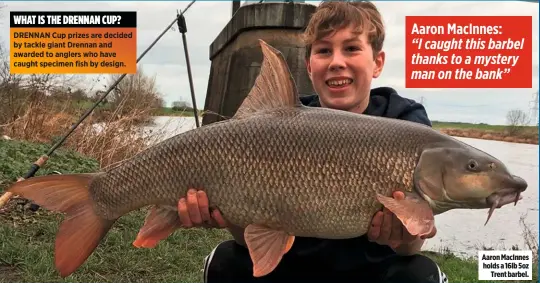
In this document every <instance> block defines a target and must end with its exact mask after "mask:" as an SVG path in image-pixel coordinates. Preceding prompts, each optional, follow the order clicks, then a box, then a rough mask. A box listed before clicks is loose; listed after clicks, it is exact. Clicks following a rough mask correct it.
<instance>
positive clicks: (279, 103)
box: [234, 40, 301, 118]
mask: <svg viewBox="0 0 540 283" xmlns="http://www.w3.org/2000/svg"><path fill="white" fill-rule="evenodd" d="M259 42H260V45H261V49H262V53H263V62H262V66H261V70H260V73H259V75H258V76H257V79H256V80H255V84H254V85H253V88H252V89H251V91H250V92H249V94H248V95H247V97H246V98H245V99H244V101H243V102H242V104H241V105H240V107H239V108H238V110H237V111H236V114H235V115H234V118H245V117H249V116H250V115H253V114H254V113H256V112H258V111H264V110H270V109H276V108H287V107H298V106H300V105H301V103H300V99H299V98H298V92H297V89H296V84H295V82H294V79H293V77H292V75H291V72H290V70H289V67H288V65H287V61H285V58H284V56H283V54H282V53H281V52H280V51H279V50H277V49H275V48H274V47H272V46H270V45H269V44H267V43H266V42H264V41H263V40H259Z"/></svg>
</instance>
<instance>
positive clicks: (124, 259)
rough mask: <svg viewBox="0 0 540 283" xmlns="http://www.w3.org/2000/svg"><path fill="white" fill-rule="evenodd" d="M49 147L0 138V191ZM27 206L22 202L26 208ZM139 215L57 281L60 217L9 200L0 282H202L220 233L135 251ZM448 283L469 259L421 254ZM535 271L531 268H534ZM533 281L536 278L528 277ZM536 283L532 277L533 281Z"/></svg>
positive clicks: (67, 160)
mask: <svg viewBox="0 0 540 283" xmlns="http://www.w3.org/2000/svg"><path fill="white" fill-rule="evenodd" d="M48 148H49V145H43V144H31V143H27V142H18V141H5V140H0V174H1V175H0V182H1V183H0V191H2V190H3V189H5V188H6V187H7V186H8V185H9V184H10V183H11V182H13V181H15V180H16V178H17V177H18V176H19V175H22V174H24V173H25V172H26V171H27V170H28V168H29V166H30V164H31V163H32V162H34V161H35V160H36V159H37V158H38V157H39V156H40V155H41V154H43V153H44V152H46V150H47V149H48ZM97 169H98V163H97V162H96V161H95V160H92V159H88V158H86V157H84V156H81V155H79V154H77V153H74V152H70V151H65V150H62V149H59V150H57V151H56V154H55V155H54V156H53V157H52V158H51V159H50V160H49V162H48V163H47V165H46V166H45V167H44V168H43V169H41V170H40V171H38V174H37V175H43V174H47V173H49V172H51V171H52V170H58V171H60V172H62V173H75V172H94V171H96V170H97ZM26 206H28V204H26ZM144 216H145V211H144V210H140V211H135V212H133V213H130V214H129V215H126V216H124V217H122V218H120V219H119V221H118V222H117V223H116V224H115V225H114V227H113V229H112V230H111V231H110V232H109V233H108V234H107V236H106V237H105V238H104V240H103V241H102V243H101V244H100V245H99V246H98V248H97V249H96V251H95V252H94V253H93V254H92V255H91V256H90V257H89V259H88V260H87V261H86V262H85V263H84V264H83V265H82V266H81V267H80V268H79V269H78V270H77V271H76V272H75V273H74V274H73V275H71V276H69V277H68V278H65V279H62V278H60V277H59V276H58V274H57V273H56V270H55V269H54V240H55V235H56V232H57V229H58V224H59V223H60V221H61V219H62V216H61V215H59V214H56V213H51V212H49V211H46V210H43V209H40V210H39V211H38V212H37V213H32V212H30V211H28V210H26V209H24V205H23V204H22V202H21V200H19V199H13V200H12V201H11V202H10V203H9V204H8V205H7V206H6V207H5V208H4V210H2V209H0V239H1V240H0V274H1V275H0V283H4V282H6V283H7V282H202V267H203V265H202V264H203V259H204V257H205V256H206V255H208V253H209V252H210V251H211V250H212V249H213V248H214V247H215V246H216V245H217V244H218V243H219V242H221V241H223V240H226V239H230V238H231V237H230V235H229V234H228V233H227V232H226V231H225V230H216V229H212V230H205V229H190V230H181V231H177V232H176V233H174V234H173V235H171V236H170V237H169V238H168V239H166V240H165V241H163V242H161V243H160V244H159V245H158V246H157V247H156V248H154V249H137V248H135V247H133V246H132V242H133V240H134V239H135V236H136V235H137V232H138V230H139V228H140V227H141V226H142V224H143V221H144ZM425 254H426V255H427V256H429V257H431V258H433V259H434V260H435V261H436V262H437V263H438V264H439V265H440V266H441V268H442V269H443V270H444V272H445V273H446V274H447V275H448V276H449V278H450V281H451V282H467V283H470V282H480V281H479V280H478V279H477V277H478V276H477V265H476V263H475V261H474V260H463V259H460V258H458V257H455V256H453V255H451V254H448V253H432V252H426V253H425ZM535 269H536V267H535ZM534 276H535V278H537V274H536V273H535V274H534ZM535 280H536V279H535Z"/></svg>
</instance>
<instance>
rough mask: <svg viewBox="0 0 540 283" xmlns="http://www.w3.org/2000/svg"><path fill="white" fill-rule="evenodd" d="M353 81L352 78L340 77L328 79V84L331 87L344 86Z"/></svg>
mask: <svg viewBox="0 0 540 283" xmlns="http://www.w3.org/2000/svg"><path fill="white" fill-rule="evenodd" d="M352 82H353V80H352V79H351V78H346V77H339V78H332V79H328V80H326V85H327V86H329V87H330V88H343V87H347V86H349V85H350V84H352Z"/></svg>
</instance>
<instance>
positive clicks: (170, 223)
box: [133, 205, 181, 248]
mask: <svg viewBox="0 0 540 283" xmlns="http://www.w3.org/2000/svg"><path fill="white" fill-rule="evenodd" d="M180 227H181V225H180V219H179V216H178V211H177V210H176V209H175V207H172V206H160V205H156V206H154V207H152V209H151V210H150V211H149V212H148V215H147V216H146V219H145V220H144V225H143V227H141V229H140V230H139V234H137V238H136V239H135V241H134V242H133V245H134V246H135V247H137V248H154V247H155V246H156V245H157V244H158V243H159V242H160V241H161V240H163V239H166V238H167V237H169V235H171V234H172V233H173V232H174V231H176V230H177V229H179V228H180Z"/></svg>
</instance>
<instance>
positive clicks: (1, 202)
mask: <svg viewBox="0 0 540 283" xmlns="http://www.w3.org/2000/svg"><path fill="white" fill-rule="evenodd" d="M195 1H196V0H193V1H191V2H190V3H189V4H188V5H187V7H186V8H185V9H184V10H183V11H182V13H180V14H179V15H177V17H176V18H175V19H174V20H173V21H172V22H171V23H170V24H169V26H167V28H165V30H163V32H162V33H161V34H160V35H159V36H158V37H157V38H156V39H155V40H154V41H153V42H152V44H150V46H148V47H147V48H146V50H144V51H143V53H142V54H141V55H139V58H137V63H139V61H140V60H141V59H142V58H143V57H144V55H146V53H148V51H150V49H152V47H154V45H156V43H157V42H158V41H159V40H160V39H161V38H162V37H163V35H165V33H166V32H167V31H168V30H169V29H170V28H171V27H172V26H173V25H174V24H175V23H176V22H177V21H178V20H179V19H180V17H181V16H183V15H184V13H185V12H187V10H188V9H189V8H190V7H191V5H193V3H195ZM186 56H187V53H186ZM126 75H127V74H123V75H122V76H120V77H119V78H118V79H117V80H116V81H115V82H114V83H113V84H112V85H111V86H110V87H109V88H108V89H107V91H106V92H105V93H104V94H103V95H102V96H101V97H100V99H99V100H98V101H97V102H95V103H94V104H93V105H92V107H90V108H89V109H88V110H87V111H86V112H85V113H84V114H83V115H82V116H81V117H80V118H79V120H78V121H77V122H76V123H75V124H73V125H71V128H70V129H69V131H68V132H67V133H66V134H65V135H64V136H63V137H62V139H60V140H59V141H58V142H57V143H56V144H54V145H53V146H52V147H51V148H50V149H49V151H48V152H47V153H46V154H45V155H42V156H41V157H39V159H38V160H36V162H34V163H33V164H32V166H31V167H30V169H29V170H28V172H26V174H25V175H24V176H23V177H22V178H19V179H17V182H19V181H22V180H24V179H28V178H31V177H33V176H34V174H35V173H36V172H37V171H38V170H39V169H40V168H41V167H43V165H45V163H47V160H48V159H49V156H51V155H52V154H53V153H54V151H55V150H56V149H58V148H59V147H60V146H61V145H62V144H63V143H64V142H65V141H66V139H67V138H68V137H69V136H70V135H71V134H72V133H73V131H75V129H76V128H77V127H78V126H79V125H80V124H81V123H82V122H83V121H84V120H85V119H86V118H87V117H88V116H89V115H90V114H91V113H92V111H94V109H95V108H96V107H97V106H98V105H99V104H100V103H101V102H102V101H103V100H104V99H105V98H106V97H107V96H108V95H109V93H110V92H111V91H112V90H113V89H115V88H116V86H117V85H118V84H119V83H120V81H121V80H122V79H123V78H124V77H125V76H126ZM195 111H196V109H195ZM197 122H198V121H197ZM11 197H12V194H11V193H9V192H5V193H4V194H3V195H2V196H1V197H0V208H1V207H2V206H4V205H5V204H6V203H7V202H8V201H9V200H10V199H11ZM38 209H39V206H38V205H37V204H32V205H31V206H30V210H32V211H37V210H38Z"/></svg>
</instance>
